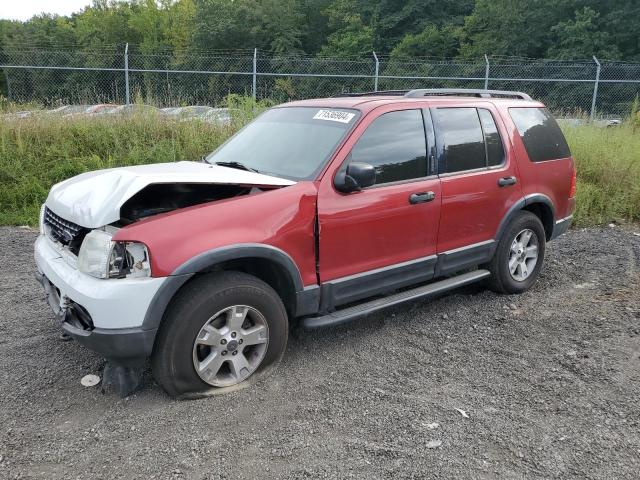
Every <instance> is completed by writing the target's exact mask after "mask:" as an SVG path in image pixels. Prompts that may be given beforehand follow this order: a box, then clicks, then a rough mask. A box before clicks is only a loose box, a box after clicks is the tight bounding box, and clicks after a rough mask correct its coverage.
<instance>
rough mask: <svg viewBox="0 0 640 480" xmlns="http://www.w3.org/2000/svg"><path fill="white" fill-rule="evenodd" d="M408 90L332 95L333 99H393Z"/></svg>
mask: <svg viewBox="0 0 640 480" xmlns="http://www.w3.org/2000/svg"><path fill="white" fill-rule="evenodd" d="M409 91H410V90H380V91H377V92H353V93H350V92H342V93H338V94H337V95H334V98H337V97H378V96H394V97H402V96H404V95H406V94H407V93H409Z"/></svg>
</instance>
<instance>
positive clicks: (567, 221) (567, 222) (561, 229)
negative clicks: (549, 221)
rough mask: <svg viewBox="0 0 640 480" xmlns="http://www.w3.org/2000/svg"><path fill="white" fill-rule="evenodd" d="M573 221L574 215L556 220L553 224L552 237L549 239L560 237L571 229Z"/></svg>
mask: <svg viewBox="0 0 640 480" xmlns="http://www.w3.org/2000/svg"><path fill="white" fill-rule="evenodd" d="M572 221H573V215H569V216H568V217H565V218H563V219H561V220H558V221H556V223H555V225H554V226H553V233H552V234H551V238H550V239H549V240H553V239H554V238H558V237H559V236H560V235H562V234H563V233H565V232H566V231H567V230H569V227H570V226H571V222H572Z"/></svg>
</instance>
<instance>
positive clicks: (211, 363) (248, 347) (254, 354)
mask: <svg viewBox="0 0 640 480" xmlns="http://www.w3.org/2000/svg"><path fill="white" fill-rule="evenodd" d="M268 344H269V326H268V324H267V321H266V319H265V318H264V316H263V315H262V314H261V313H260V312H259V311H258V310H256V309H255V308H253V307H249V306H247V305H233V306H231V307H227V308H225V309H223V310H220V311H219V312H218V313H216V314H215V315H213V316H212V317H211V318H209V319H208V320H207V321H206V322H205V324H204V325H203V326H202V328H201V329H200V331H199V332H198V335H197V336H196V338H195V341H194V344H193V366H194V368H195V370H196V373H197V374H198V376H199V377H200V378H201V379H202V380H203V381H204V382H206V383H208V384H209V385H212V386H214V387H228V386H231V385H236V384H238V383H240V382H242V381H243V380H246V379H247V378H248V377H249V376H250V375H251V374H252V373H254V372H255V371H256V369H257V368H258V367H259V366H260V364H261V363H262V360H263V359H264V356H265V354H266V352H267V347H268Z"/></svg>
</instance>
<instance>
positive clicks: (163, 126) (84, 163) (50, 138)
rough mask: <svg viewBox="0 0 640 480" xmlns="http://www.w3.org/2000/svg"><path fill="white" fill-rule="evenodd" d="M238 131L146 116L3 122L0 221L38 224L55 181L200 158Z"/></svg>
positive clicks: (0, 150)
mask: <svg viewBox="0 0 640 480" xmlns="http://www.w3.org/2000/svg"><path fill="white" fill-rule="evenodd" d="M234 130H235V127H233V126H230V127H220V126H213V125H210V124H206V123H203V122H198V121H184V122H180V121H175V120H174V121H170V120H166V119H164V118H162V117H159V116H158V115H148V114H145V115H132V116H127V117H123V118H108V117H104V118H99V119H91V120H88V119H83V118H76V119H73V118H60V117H35V118H26V119H20V120H0V225H23V224H26V225H36V224H37V222H38V214H39V210H40V204H42V202H43V201H44V199H45V198H46V196H47V193H48V191H49V189H50V188H51V185H53V184H54V183H57V182H60V181H62V180H64V179H66V178H69V177H72V176H74V175H77V174H79V173H82V172H86V171H90V170H96V169H100V168H111V167H119V166H124V165H141V164H146V163H157V162H172V161H177V160H189V159H192V160H196V159H200V158H201V157H202V155H205V154H206V153H208V152H210V151H212V150H214V149H215V148H216V147H217V146H218V145H219V144H220V143H222V142H223V141H224V140H225V139H226V138H228V137H229V136H230V135H231V134H232V133H233V131H234Z"/></svg>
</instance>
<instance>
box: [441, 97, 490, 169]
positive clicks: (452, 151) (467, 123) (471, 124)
mask: <svg viewBox="0 0 640 480" xmlns="http://www.w3.org/2000/svg"><path fill="white" fill-rule="evenodd" d="M435 115H436V118H437V127H438V133H439V135H440V139H441V143H442V152H443V155H444V169H443V172H444V173H451V172H460V171H463V170H473V169H475V168H484V167H486V165H487V163H486V154H485V150H484V137H483V134H482V128H481V127H480V119H479V118H478V112H477V111H476V109H475V108H438V109H436V110H435Z"/></svg>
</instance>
